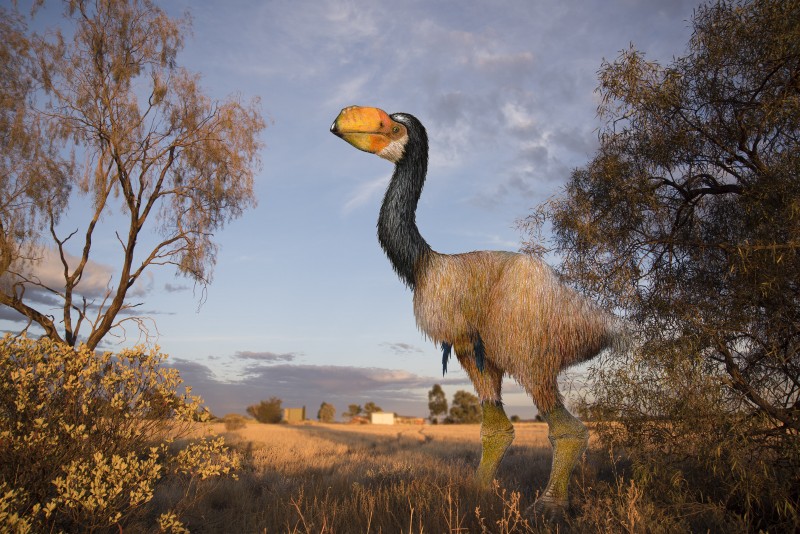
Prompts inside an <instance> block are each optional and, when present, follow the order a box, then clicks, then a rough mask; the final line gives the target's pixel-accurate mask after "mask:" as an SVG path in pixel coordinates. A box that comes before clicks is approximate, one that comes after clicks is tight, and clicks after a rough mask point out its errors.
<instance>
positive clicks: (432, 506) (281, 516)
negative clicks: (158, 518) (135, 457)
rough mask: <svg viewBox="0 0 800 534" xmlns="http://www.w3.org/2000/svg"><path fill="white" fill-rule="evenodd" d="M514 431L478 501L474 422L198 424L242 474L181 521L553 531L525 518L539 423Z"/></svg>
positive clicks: (250, 528) (539, 445) (211, 527)
mask: <svg viewBox="0 0 800 534" xmlns="http://www.w3.org/2000/svg"><path fill="white" fill-rule="evenodd" d="M514 426H515V430H516V439H515V442H514V445H513V446H512V447H511V449H509V451H508V453H507V454H506V457H505V459H504V461H503V465H502V466H501V469H500V472H499V479H498V481H499V484H498V486H497V487H496V488H495V489H494V490H493V491H488V492H484V491H480V490H479V489H478V488H477V487H476V486H475V484H474V483H473V478H472V477H473V473H474V470H475V468H476V466H477V464H478V460H479V458H480V435H479V433H480V426H479V425H424V426H414V425H392V426H389V425H387V426H381V425H344V424H319V423H306V424H301V425H292V426H288V425H264V424H259V423H254V422H250V423H248V424H247V425H246V427H244V428H242V429H239V430H236V431H232V432H229V431H226V429H225V426H224V424H222V423H214V424H208V425H205V426H203V427H202V428H201V429H198V431H199V432H202V433H205V434H220V435H223V436H225V438H226V440H227V441H228V442H229V443H230V444H231V445H232V446H233V447H234V448H236V449H237V450H238V451H239V452H240V453H241V454H242V456H243V469H242V470H241V472H240V474H239V480H235V481H234V480H223V481H220V482H217V483H215V484H214V485H213V486H210V487H206V488H204V489H203V491H202V492H201V494H199V495H198V496H197V499H196V500H195V502H194V504H193V505H192V506H191V507H190V508H189V509H187V511H186V513H185V514H184V515H183V517H184V520H185V522H186V525H187V527H189V528H190V529H191V531H192V532H253V533H264V532H314V533H323V532H325V533H334V532H339V533H361V532H363V533H366V532H374V533H390V532H391V533H396V532H405V533H408V532H414V533H417V532H431V533H467V532H548V531H555V527H553V526H552V525H547V524H541V523H538V524H537V521H536V520H535V519H534V518H532V517H530V516H528V515H527V514H526V513H525V509H526V508H527V507H528V506H529V505H530V504H532V503H533V501H534V499H535V495H536V492H537V491H541V490H542V489H543V487H544V485H545V483H546V481H547V476H548V473H549V470H550V459H551V449H550V444H549V442H548V440H547V426H546V425H545V424H543V423H518V424H516V425H514ZM577 471H580V472H579V473H577V476H583V472H584V471H585V469H583V468H579V469H578V470H577ZM167 491H173V492H175V491H181V490H180V488H177V487H175V488H171V490H170V489H167ZM173 497H174V496H173ZM165 498H169V496H168V495H167V496H166V497H165Z"/></svg>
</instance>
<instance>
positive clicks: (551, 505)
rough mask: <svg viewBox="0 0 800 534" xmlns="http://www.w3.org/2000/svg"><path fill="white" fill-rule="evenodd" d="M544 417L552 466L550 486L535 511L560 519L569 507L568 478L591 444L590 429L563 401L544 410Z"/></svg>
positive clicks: (540, 498) (548, 485) (548, 484)
mask: <svg viewBox="0 0 800 534" xmlns="http://www.w3.org/2000/svg"><path fill="white" fill-rule="evenodd" d="M542 418H543V419H544V420H545V421H546V422H547V426H548V427H549V430H550V432H549V435H548V438H549V439H550V443H551V444H552V445H553V466H552V468H551V471H550V480H549V481H548V483H547V488H545V490H544V493H543V494H542V496H541V497H539V500H538V501H537V502H536V511H537V512H539V513H541V514H544V515H545V516H548V517H551V518H557V517H560V516H561V515H562V514H563V513H564V511H565V510H566V508H567V504H568V498H567V488H568V486H569V478H570V475H571V474H572V470H573V469H574V468H575V466H576V465H577V464H578V460H579V459H580V458H581V456H582V455H583V453H584V451H585V450H586V447H587V446H588V444H589V430H588V429H587V428H586V427H585V426H584V425H583V423H581V422H580V421H579V420H578V419H576V418H575V417H574V416H573V415H572V414H571V413H569V411H567V409H566V408H565V407H564V406H563V405H562V404H560V403H559V404H557V405H556V406H555V407H554V408H553V409H551V410H550V411H548V412H547V413H543V414H542Z"/></svg>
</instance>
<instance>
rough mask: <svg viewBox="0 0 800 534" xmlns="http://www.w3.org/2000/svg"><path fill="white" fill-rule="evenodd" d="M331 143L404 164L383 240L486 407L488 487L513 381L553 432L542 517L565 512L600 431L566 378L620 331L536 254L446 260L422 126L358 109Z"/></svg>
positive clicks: (432, 332) (502, 448) (503, 446)
mask: <svg viewBox="0 0 800 534" xmlns="http://www.w3.org/2000/svg"><path fill="white" fill-rule="evenodd" d="M331 132H332V133H334V134H335V135H337V136H338V137H341V138H342V139H344V140H345V141H347V142H348V143H350V144H351V145H353V146H355V147H356V148H358V149H360V150H364V151H366V152H371V153H373V154H377V155H378V156H380V157H381V158H384V159H387V160H389V161H391V162H392V163H394V165H395V170H394V174H393V176H392V179H391V181H390V183H389V186H388V188H387V190H386V195H385V196H384V199H383V204H382V206H381V211H380V217H379V218H378V239H379V241H380V244H381V246H382V247H383V250H384V251H385V252H386V255H387V256H388V257H389V260H390V261H391V263H392V266H393V267H394V270H395V271H396V272H397V274H398V275H399V277H400V278H401V279H402V280H403V281H404V282H405V283H406V285H408V286H409V287H410V288H411V289H412V290H413V292H414V315H415V316H416V320H417V325H418V326H419V328H420V329H421V330H422V331H423V332H424V333H425V335H426V336H427V337H428V338H430V339H431V340H433V341H434V342H435V343H436V344H438V345H440V346H441V347H442V352H443V355H442V363H443V366H444V367H445V369H446V365H447V361H448V358H449V356H450V354H451V351H453V352H455V355H456V358H457V359H458V361H459V363H460V364H461V366H462V367H463V368H464V369H465V370H466V372H467V374H468V375H469V377H470V380H472V383H473V385H474V386H475V390H476V391H477V393H478V395H479V397H480V399H481V408H482V412H483V421H482V424H481V444H482V453H481V460H480V464H479V466H478V470H477V474H476V477H477V480H478V483H479V484H481V485H482V486H484V487H486V486H489V485H490V484H491V482H492V481H493V479H494V478H495V475H496V472H497V468H498V466H499V465H500V461H501V460H502V458H503V455H504V454H505V452H506V450H507V449H508V447H509V446H510V445H511V442H512V440H513V439H514V427H513V426H512V424H511V422H510V421H509V420H508V417H507V416H506V413H505V411H504V410H503V404H502V402H501V392H500V389H501V386H502V379H503V375H504V374H508V375H510V376H511V377H513V378H514V379H515V380H516V381H517V382H518V383H519V384H520V385H521V386H522V387H523V388H524V389H525V391H526V392H527V393H528V394H529V395H530V396H531V397H532V398H533V401H534V402H535V403H536V406H537V408H538V409H539V413H540V414H541V416H542V418H543V419H544V420H545V421H546V422H547V425H548V427H549V439H550V443H551V444H552V446H553V463H552V468H551V472H550V480H549V481H548V483H547V487H546V488H545V490H544V492H543V493H542V494H541V496H540V497H539V499H538V501H537V502H536V503H535V509H536V510H537V511H538V512H540V513H544V514H545V515H547V516H551V517H553V516H560V515H562V514H563V512H564V511H565V509H566V507H567V504H568V499H567V486H568V484H569V478H570V475H571V473H572V470H573V469H574V467H575V465H576V464H577V462H578V460H579V459H580V457H581V455H582V454H583V452H584V451H585V449H586V446H587V443H588V437H589V432H588V430H587V429H586V427H585V426H584V425H583V424H582V423H581V422H580V421H579V420H578V419H576V418H575V417H573V416H572V415H571V414H570V413H569V411H567V409H566V408H565V407H564V405H563V402H562V399H561V395H560V394H559V391H558V383H557V376H558V374H559V373H560V372H561V371H562V370H564V369H566V368H567V367H570V366H572V365H575V364H577V363H580V362H584V361H586V360H589V359H591V358H593V357H595V356H596V355H597V354H598V353H600V352H601V351H602V350H604V349H606V348H609V347H611V346H614V345H615V344H616V343H617V341H618V340H619V339H620V336H621V334H620V331H619V329H618V328H617V326H616V325H617V322H616V321H615V320H614V317H613V316H612V315H609V314H607V313H605V312H603V311H601V310H600V309H598V308H596V307H595V306H593V305H592V304H591V303H590V302H588V301H587V300H585V299H583V298H582V297H581V296H580V295H578V294H577V293H576V292H575V291H573V290H572V289H570V288H568V287H566V286H564V285H562V284H561V283H560V282H559V280H558V278H557V276H556V275H555V273H554V272H553V271H552V269H550V267H548V266H547V265H546V264H545V263H543V262H541V261H539V260H538V259H536V258H534V257H531V256H529V255H524V254H517V253H512V252H499V251H478V252H467V253H464V254H452V255H451V254H440V253H438V252H436V251H434V250H433V249H432V248H431V247H430V245H428V243H427V242H426V241H425V239H424V238H423V237H422V235H420V233H419V229H418V228H417V224H416V216H415V212H416V209H417V202H418V201H419V197H420V194H421V193H422V187H423V184H424V183H425V176H426V173H427V168H428V138H427V134H426V132H425V128H424V127H423V126H422V124H421V123H420V121H419V120H417V119H416V118H415V117H413V116H412V115H408V114H406V113H395V114H393V115H388V114H387V113H386V112H384V111H382V110H380V109H377V108H370V107H356V106H352V107H348V108H345V109H343V110H342V112H341V113H340V114H339V116H338V117H337V118H336V121H335V122H334V123H333V125H332V126H331Z"/></svg>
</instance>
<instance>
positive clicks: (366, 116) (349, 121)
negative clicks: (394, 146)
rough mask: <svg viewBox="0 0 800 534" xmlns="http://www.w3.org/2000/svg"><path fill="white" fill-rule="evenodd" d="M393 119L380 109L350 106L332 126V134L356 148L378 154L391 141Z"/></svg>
mask: <svg viewBox="0 0 800 534" xmlns="http://www.w3.org/2000/svg"><path fill="white" fill-rule="evenodd" d="M391 132H392V119H391V118H390V117H389V115H388V114H387V113H386V112H385V111H383V110H382V109H378V108H367V107H360V106H350V107H347V108H344V109H343V110H342V111H341V113H339V116H338V117H336V120H335V121H333V124H332V125H331V133H332V134H334V135H336V136H338V137H341V138H342V139H344V140H345V141H347V142H348V143H350V144H351V145H353V146H354V147H356V148H357V149H359V150H363V151H365V152H371V153H373V154H377V153H378V152H380V151H381V150H383V149H384V148H386V147H387V146H388V145H389V143H390V142H391V139H390V137H389V135H390V134H391Z"/></svg>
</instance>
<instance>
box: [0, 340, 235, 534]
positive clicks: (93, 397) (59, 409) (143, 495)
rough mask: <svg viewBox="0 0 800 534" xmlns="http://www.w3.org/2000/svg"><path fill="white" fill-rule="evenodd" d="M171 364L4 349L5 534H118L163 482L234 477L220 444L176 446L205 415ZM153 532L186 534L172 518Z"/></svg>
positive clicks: (46, 347)
mask: <svg viewBox="0 0 800 534" xmlns="http://www.w3.org/2000/svg"><path fill="white" fill-rule="evenodd" d="M165 358H166V356H165V355H163V354H161V353H160V352H158V349H157V348H156V349H153V350H149V351H146V350H144V349H142V348H141V347H137V348H133V349H125V350H122V351H120V352H119V353H117V354H112V353H110V352H107V353H103V354H100V353H96V352H92V351H90V350H88V349H86V348H85V347H79V348H77V349H74V348H72V347H69V346H66V345H63V344H58V343H55V342H52V341H50V340H49V339H42V340H38V341H34V340H30V339H27V338H14V337H11V336H6V337H4V338H2V339H0V532H5V531H11V532H38V531H56V532H57V531H68V532H69V531H89V530H100V531H102V530H104V529H111V527H113V530H115V531H119V529H120V528H121V527H123V526H125V525H127V524H130V523H131V522H132V521H141V520H142V518H143V517H144V516H146V515H147V514H148V513H151V515H152V513H153V512H152V510H148V504H149V503H151V501H152V499H153V495H154V491H155V490H156V487H157V485H158V484H159V483H160V482H162V481H163V480H165V479H166V478H167V477H183V478H184V479H186V484H187V487H188V486H191V487H196V483H197V481H202V480H205V479H207V478H210V477H219V476H225V475H227V476H231V475H233V476H235V475H234V472H235V470H236V469H237V468H238V465H239V463H238V462H239V459H238V457H237V456H236V455H235V453H233V452H232V451H229V450H228V449H227V448H226V447H225V444H224V442H223V440H222V439H221V438H219V439H214V440H209V439H201V440H195V441H188V442H187V443H186V444H184V445H183V446H181V447H178V446H176V445H175V439H176V438H178V437H182V436H185V435H186V433H187V431H188V430H189V429H190V427H191V426H192V425H193V424H195V423H196V421H202V420H204V419H207V418H208V416H209V414H208V412H207V411H206V410H204V409H203V408H202V404H201V403H202V401H201V399H200V398H199V397H197V396H193V395H191V391H190V388H188V387H186V388H183V392H182V393H181V392H180V390H181V385H182V381H181V379H180V376H179V375H178V371H177V370H176V369H173V368H169V367H163V366H162V363H163V362H164V360H165ZM177 508H185V507H180V506H176V509H177ZM155 523H156V524H155V525H152V526H153V527H158V528H159V529H161V530H162V531H169V532H184V531H185V528H184V527H183V525H182V524H181V522H180V519H179V517H178V516H177V514H176V513H175V511H173V510H170V511H167V512H165V513H162V514H161V515H160V516H159V517H158V518H157V519H155ZM182 529H183V530H182Z"/></svg>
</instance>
